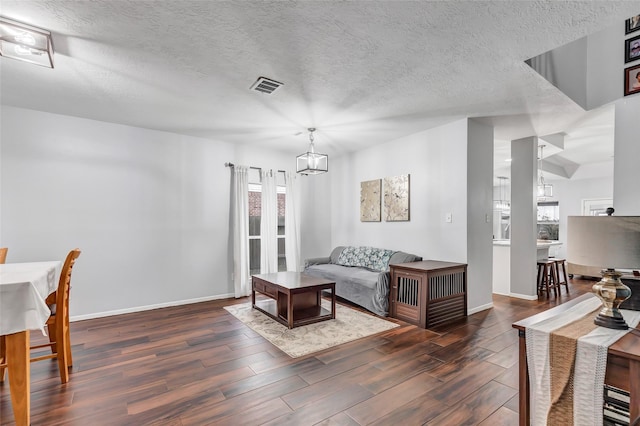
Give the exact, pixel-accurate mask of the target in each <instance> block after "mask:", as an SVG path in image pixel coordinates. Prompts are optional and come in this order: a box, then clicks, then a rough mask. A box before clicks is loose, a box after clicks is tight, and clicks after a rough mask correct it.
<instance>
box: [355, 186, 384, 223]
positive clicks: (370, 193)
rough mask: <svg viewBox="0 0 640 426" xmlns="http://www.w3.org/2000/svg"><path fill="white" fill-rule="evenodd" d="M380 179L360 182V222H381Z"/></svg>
mask: <svg viewBox="0 0 640 426" xmlns="http://www.w3.org/2000/svg"><path fill="white" fill-rule="evenodd" d="M381 187H382V181H381V180H380V179H376V180H368V181H364V182H360V222H380V217H381V213H380V199H381Z"/></svg>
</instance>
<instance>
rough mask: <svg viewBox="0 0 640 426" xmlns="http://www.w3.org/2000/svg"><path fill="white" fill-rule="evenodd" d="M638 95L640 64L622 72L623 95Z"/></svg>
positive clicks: (639, 90) (639, 89)
mask: <svg viewBox="0 0 640 426" xmlns="http://www.w3.org/2000/svg"><path fill="white" fill-rule="evenodd" d="M635 93H640V64H638V65H634V66H632V67H629V68H625V70H624V95H625V96H629V95H633V94H635Z"/></svg>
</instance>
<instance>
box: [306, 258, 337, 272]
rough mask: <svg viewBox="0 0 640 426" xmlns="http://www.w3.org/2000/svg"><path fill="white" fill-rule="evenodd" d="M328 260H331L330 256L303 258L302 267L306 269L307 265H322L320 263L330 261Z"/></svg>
mask: <svg viewBox="0 0 640 426" xmlns="http://www.w3.org/2000/svg"><path fill="white" fill-rule="evenodd" d="M330 262H331V258H330V257H312V258H310V259H305V260H304V268H305V269H307V266H311V265H322V264H325V263H330Z"/></svg>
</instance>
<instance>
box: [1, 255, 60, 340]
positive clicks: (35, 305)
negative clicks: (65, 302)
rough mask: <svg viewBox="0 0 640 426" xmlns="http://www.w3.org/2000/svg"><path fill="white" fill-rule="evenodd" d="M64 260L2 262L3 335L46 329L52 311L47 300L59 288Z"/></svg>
mask: <svg viewBox="0 0 640 426" xmlns="http://www.w3.org/2000/svg"><path fill="white" fill-rule="evenodd" d="M61 268H62V262H59V261H53V262H29V263H7V264H0V335H3V334H11V333H17V332H20V331H25V330H42V332H43V333H45V330H44V326H45V324H46V322H47V319H48V318H49V315H51V311H50V310H49V307H48V306H47V305H46V303H44V300H45V299H46V298H47V296H48V295H50V294H51V293H53V292H54V291H56V289H57V288H58V280H59V279H60V270H61Z"/></svg>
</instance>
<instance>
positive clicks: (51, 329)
mask: <svg viewBox="0 0 640 426" xmlns="http://www.w3.org/2000/svg"><path fill="white" fill-rule="evenodd" d="M47 335H48V337H49V343H51V353H52V354H55V353H56V352H58V347H57V343H56V326H55V324H54V323H49V324H47Z"/></svg>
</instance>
